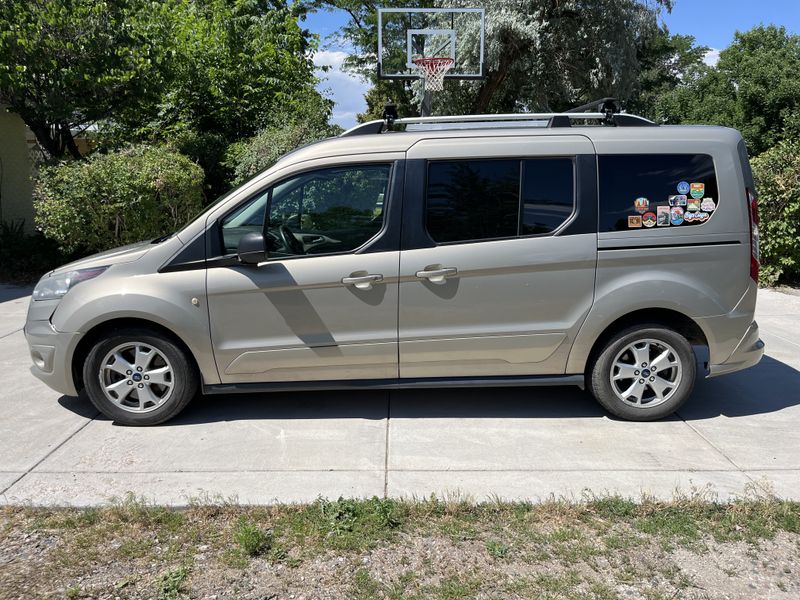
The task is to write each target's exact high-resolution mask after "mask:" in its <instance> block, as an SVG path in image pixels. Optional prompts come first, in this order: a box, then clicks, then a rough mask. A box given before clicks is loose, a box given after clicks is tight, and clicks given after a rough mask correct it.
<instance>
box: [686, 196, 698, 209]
mask: <svg viewBox="0 0 800 600" xmlns="http://www.w3.org/2000/svg"><path fill="white" fill-rule="evenodd" d="M686 210H690V211H692V212H696V211H698V210H700V199H699V198H689V200H688V201H687V203H686Z"/></svg>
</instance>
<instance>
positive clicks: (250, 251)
mask: <svg viewBox="0 0 800 600" xmlns="http://www.w3.org/2000/svg"><path fill="white" fill-rule="evenodd" d="M237 254H238V255H239V262H240V263H242V264H244V265H257V264H258V263H260V262H264V261H265V260H267V244H266V242H265V241H264V235H263V234H261V233H247V234H245V235H243V236H242V237H241V239H240V240H239V246H238V248H237Z"/></svg>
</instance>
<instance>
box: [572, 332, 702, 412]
mask: <svg viewBox="0 0 800 600" xmlns="http://www.w3.org/2000/svg"><path fill="white" fill-rule="evenodd" d="M696 375H697V366H696V358H695V354H694V351H693V350H692V346H691V344H689V342H688V340H687V339H686V338H685V337H683V336H682V335H681V334H679V333H677V332H676V331H673V330H672V329H668V328H666V327H663V326H660V325H639V326H635V327H631V328H629V329H626V330H624V331H622V332H620V333H618V334H616V335H615V336H614V337H612V338H611V339H610V340H609V341H608V342H606V344H605V345H604V346H603V348H602V349H601V350H600V352H599V353H598V354H597V357H596V358H595V360H594V362H593V363H592V365H591V368H590V371H589V377H588V379H589V387H590V389H591V391H592V394H593V395H594V397H595V398H596V399H597V401H598V402H599V403H600V404H601V405H602V406H603V407H604V408H606V410H608V411H609V412H611V413H612V414H614V415H616V416H618V417H621V418H623V419H628V420H631V421H652V420H655V419H660V418H662V417H666V416H668V415H670V414H672V413H674V412H675V411H676V410H678V408H680V406H681V405H682V404H683V403H684V402H686V400H687V399H688V398H689V396H690V395H691V393H692V390H693V389H694V382H695V378H696Z"/></svg>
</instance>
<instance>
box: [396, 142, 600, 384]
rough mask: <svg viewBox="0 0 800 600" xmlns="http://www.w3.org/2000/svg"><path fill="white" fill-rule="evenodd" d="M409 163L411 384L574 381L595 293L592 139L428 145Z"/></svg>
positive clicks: (405, 374) (405, 344) (405, 287)
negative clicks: (570, 374)
mask: <svg viewBox="0 0 800 600" xmlns="http://www.w3.org/2000/svg"><path fill="white" fill-rule="evenodd" d="M408 158H409V161H408V163H407V167H406V168H407V177H406V181H407V190H406V206H405V207H404V226H403V251H402V255H401V260H400V277H401V284H400V307H401V310H400V320H399V340H400V347H399V351H400V376H401V378H419V377H458V376H462V377H475V376H523V375H556V374H563V373H564V369H565V365H566V359H567V355H568V353H569V348H570V345H571V343H572V340H573V339H574V338H575V336H576V334H577V331H578V329H579V327H580V325H581V323H582V322H583V319H584V318H585V316H586V314H587V313H588V311H589V308H590V307H591V305H592V298H593V292H594V277H595V266H596V261H597V233H596V232H597V223H596V219H597V217H596V215H597V213H596V166H595V157H594V152H593V147H592V144H591V142H590V141H589V140H588V139H586V138H585V137H582V136H578V135H565V136H554V135H551V136H526V137H522V136H513V137H511V136H510V137H476V138H471V139H466V140H461V141H459V143H458V145H455V144H453V143H452V142H451V141H450V140H429V141H425V142H421V143H419V144H416V145H415V146H414V147H413V148H411V150H410V151H409V152H408ZM593 178H595V181H593Z"/></svg>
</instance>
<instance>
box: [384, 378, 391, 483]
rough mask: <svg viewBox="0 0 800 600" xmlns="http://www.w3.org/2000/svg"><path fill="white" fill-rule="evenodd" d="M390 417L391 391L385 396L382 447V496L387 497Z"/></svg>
mask: <svg viewBox="0 0 800 600" xmlns="http://www.w3.org/2000/svg"><path fill="white" fill-rule="evenodd" d="M391 419H392V392H391V390H389V392H388V393H387V398H386V443H385V445H384V447H383V497H384V498H388V497H389V422H390V421H391Z"/></svg>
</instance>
